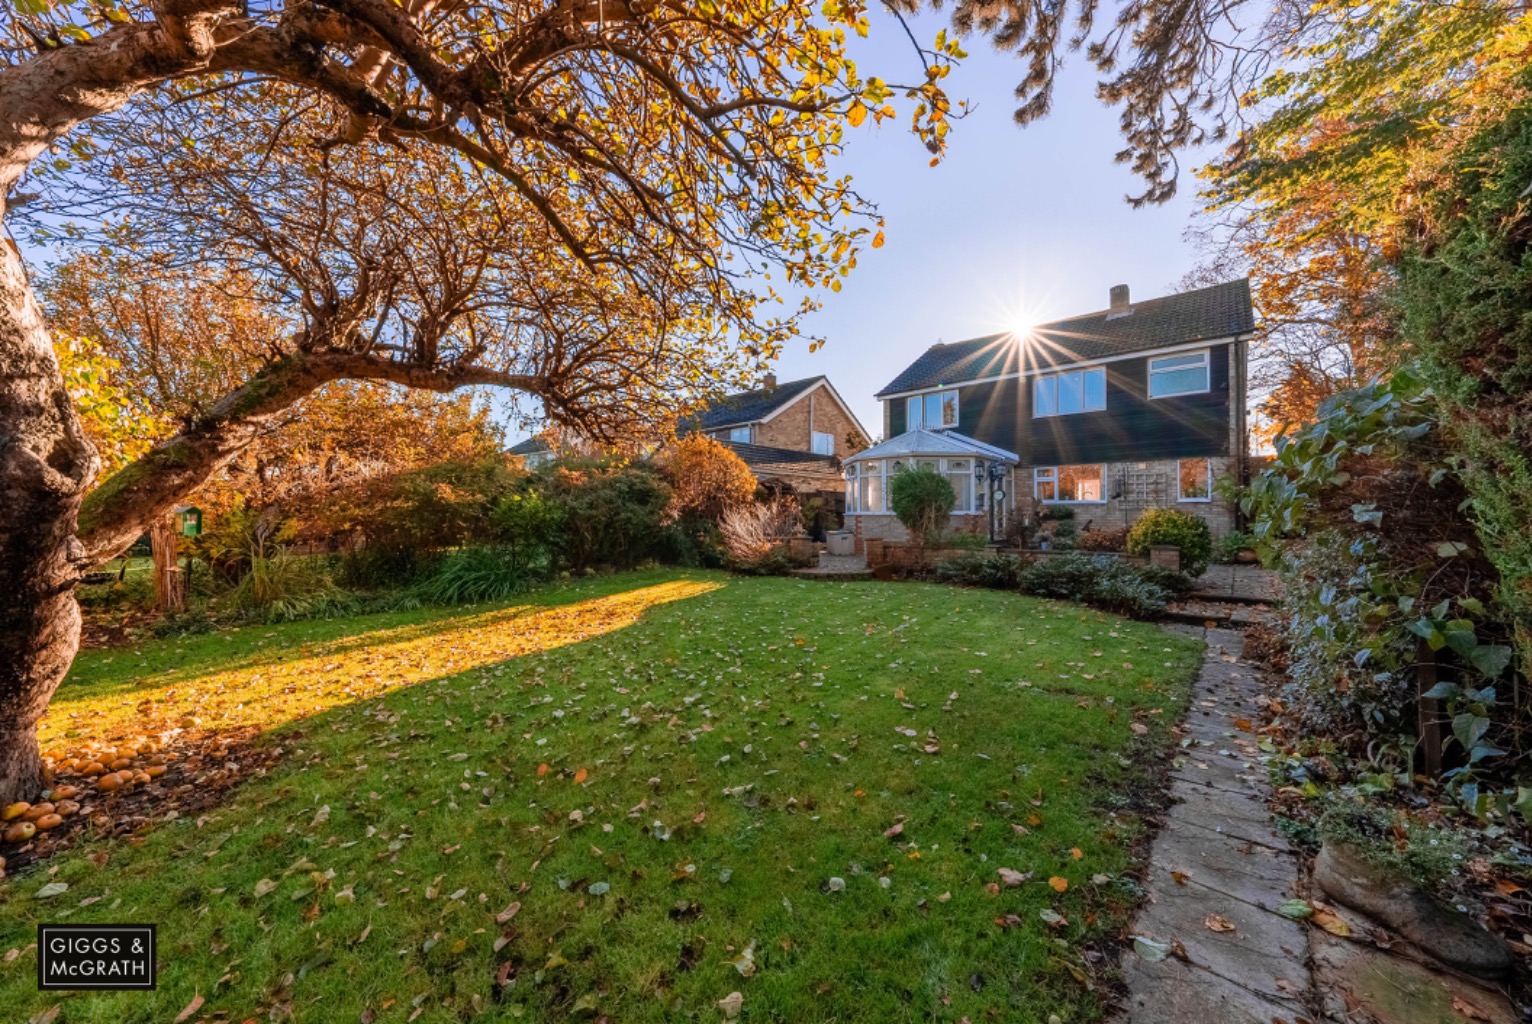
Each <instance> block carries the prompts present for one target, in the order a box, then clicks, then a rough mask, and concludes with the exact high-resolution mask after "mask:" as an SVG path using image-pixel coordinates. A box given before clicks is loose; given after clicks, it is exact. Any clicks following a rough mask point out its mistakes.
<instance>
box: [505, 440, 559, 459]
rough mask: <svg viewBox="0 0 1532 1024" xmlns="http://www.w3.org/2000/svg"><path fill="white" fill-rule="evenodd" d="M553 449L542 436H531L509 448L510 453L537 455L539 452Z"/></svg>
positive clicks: (508, 452)
mask: <svg viewBox="0 0 1532 1024" xmlns="http://www.w3.org/2000/svg"><path fill="white" fill-rule="evenodd" d="M551 451H553V447H552V445H550V444H548V442H547V441H544V440H543V439H542V438H540V437H529V438H527V439H526V440H525V441H522V442H521V443H520V444H516V445H512V446H511V447H510V448H509V449H507V452H506V454H508V455H536V454H537V453H539V452H551Z"/></svg>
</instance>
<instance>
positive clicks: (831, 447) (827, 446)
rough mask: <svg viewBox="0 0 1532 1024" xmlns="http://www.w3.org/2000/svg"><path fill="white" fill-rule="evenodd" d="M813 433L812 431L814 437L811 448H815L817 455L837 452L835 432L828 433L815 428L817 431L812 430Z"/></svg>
mask: <svg viewBox="0 0 1532 1024" xmlns="http://www.w3.org/2000/svg"><path fill="white" fill-rule="evenodd" d="M811 433H812V435H813V437H812V439H811V444H810V448H811V449H812V450H813V452H814V454H815V455H834V454H835V435H834V434H827V433H825V432H824V431H822V430H815V431H812V432H811Z"/></svg>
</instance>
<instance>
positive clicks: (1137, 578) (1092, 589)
mask: <svg viewBox="0 0 1532 1024" xmlns="http://www.w3.org/2000/svg"><path fill="white" fill-rule="evenodd" d="M1018 582H1019V584H1020V587H1021V591H1022V593H1024V594H1031V595H1032V596H1034V597H1054V598H1061V599H1063V600H1066V601H1079V602H1081V603H1082V604H1089V605H1093V606H1095V607H1097V608H1101V609H1103V610H1105V611H1110V612H1115V613H1117V614H1119V615H1127V616H1130V617H1132V618H1136V619H1148V618H1154V617H1155V616H1157V615H1159V614H1161V613H1162V612H1164V610H1165V604H1166V602H1167V601H1168V600H1170V598H1171V596H1172V591H1170V590H1168V589H1166V588H1165V587H1163V586H1161V585H1160V584H1159V583H1157V582H1155V581H1154V579H1152V578H1151V575H1150V574H1149V573H1147V572H1146V571H1145V570H1144V568H1143V567H1141V566H1137V565H1134V564H1133V563H1131V562H1127V561H1124V560H1123V559H1120V558H1113V557H1112V556H1110V555H1087V554H1084V553H1082V552H1070V553H1068V554H1063V555H1049V556H1046V557H1041V558H1038V559H1036V560H1034V561H1033V562H1032V563H1031V564H1030V565H1028V566H1026V567H1025V568H1024V569H1022V570H1021V574H1020V578H1019V581H1018Z"/></svg>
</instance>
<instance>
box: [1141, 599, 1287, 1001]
mask: <svg viewBox="0 0 1532 1024" xmlns="http://www.w3.org/2000/svg"><path fill="white" fill-rule="evenodd" d="M1172 628H1176V627H1172ZM1182 629H1183V631H1184V632H1187V633H1189V634H1191V635H1197V636H1202V635H1205V636H1206V638H1207V642H1208V655H1207V657H1206V659H1205V661H1204V663H1203V667H1202V671H1201V673H1200V674H1199V676H1198V678H1197V689H1196V693H1195V695H1194V696H1193V698H1192V708H1191V711H1190V713H1189V714H1188V715H1187V719H1186V722H1185V723H1184V724H1183V726H1182V727H1181V735H1182V743H1183V749H1182V753H1181V756H1180V757H1179V758H1178V759H1177V764H1176V767H1175V768H1174V769H1173V771H1172V773H1171V774H1172V780H1173V781H1172V785H1171V796H1172V798H1173V799H1174V800H1175V805H1174V806H1173V807H1172V809H1171V810H1170V812H1169V814H1168V815H1167V819H1166V822H1165V826H1164V828H1163V829H1161V831H1160V834H1159V836H1158V837H1157V838H1156V839H1155V841H1154V846H1153V848H1152V850H1151V852H1150V865H1149V875H1148V879H1147V889H1148V898H1147V902H1146V904H1145V906H1144V908H1143V909H1142V910H1141V911H1140V912H1139V916H1138V919H1137V920H1136V921H1135V922H1134V926H1133V933H1134V934H1135V935H1138V936H1143V937H1144V938H1146V939H1150V940H1153V941H1154V942H1156V943H1161V944H1165V945H1169V946H1170V947H1171V949H1172V950H1173V952H1172V953H1171V955H1169V956H1166V957H1164V958H1163V959H1158V960H1157V959H1154V958H1153V956H1154V954H1152V953H1151V956H1150V957H1149V958H1146V957H1144V956H1141V955H1138V954H1137V953H1135V952H1132V951H1128V952H1125V953H1124V955H1123V958H1124V963H1123V970H1124V974H1125V976H1126V978H1127V983H1128V990H1129V996H1128V1000H1127V1005H1126V1007H1125V1008H1124V1010H1123V1012H1122V1013H1121V1014H1120V1015H1119V1017H1118V1018H1117V1019H1118V1022H1119V1024H1177V1022H1188V1024H1273V1022H1289V1024H1296V1022H1298V1021H1300V1020H1306V1019H1309V1018H1310V1014H1309V1013H1308V1012H1307V1007H1306V1005H1305V1003H1306V1000H1307V999H1308V997H1309V993H1310V992H1311V991H1312V987H1313V986H1312V983H1311V979H1310V977H1309V970H1308V967H1307V965H1306V958H1307V955H1308V939H1307V936H1306V935H1305V933H1304V928H1303V926H1302V925H1300V924H1298V923H1297V922H1294V921H1291V920H1289V919H1287V918H1285V917H1283V916H1282V915H1281V914H1278V913H1277V912H1276V908H1277V906H1279V905H1280V904H1281V903H1283V902H1284V901H1286V900H1288V899H1291V898H1293V897H1294V896H1295V895H1296V892H1295V890H1294V886H1295V884H1296V882H1297V877H1298V864H1297V860H1296V858H1295V857H1294V856H1293V854H1292V852H1291V850H1290V848H1289V846H1288V844H1287V842H1286V841H1285V840H1283V838H1282V837H1281V836H1280V835H1278V834H1277V833H1276V832H1274V831H1273V830H1272V827H1271V816H1270V814H1269V813H1268V812H1267V810H1266V805H1265V802H1264V787H1265V769H1264V768H1263V766H1262V764H1261V759H1260V752H1259V749H1258V748H1257V746H1256V740H1255V736H1254V735H1253V734H1252V733H1251V732H1250V731H1249V730H1250V729H1251V721H1250V720H1251V718H1252V717H1253V715H1254V708H1255V698H1256V697H1257V695H1258V694H1259V689H1260V687H1259V681H1258V679H1257V678H1256V674H1255V671H1254V670H1253V669H1250V668H1248V667H1246V666H1243V665H1241V664H1239V663H1238V658H1239V652H1240V648H1241V645H1242V641H1241V637H1240V635H1239V634H1238V633H1237V632H1233V631H1231V630H1223V629H1210V630H1206V631H1204V630H1201V629H1186V628H1184V627H1182ZM1146 948H1149V947H1146Z"/></svg>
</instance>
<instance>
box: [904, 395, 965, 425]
mask: <svg viewBox="0 0 1532 1024" xmlns="http://www.w3.org/2000/svg"><path fill="white" fill-rule="evenodd" d="M904 420H905V422H904V429H905V430H920V429H922V428H924V429H926V430H949V429H951V428H953V427H955V426H957V425H958V393H957V392H956V391H932V392H931V393H930V394H925V395H912V396H911V397H909V398H907V399H905V401H904Z"/></svg>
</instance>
